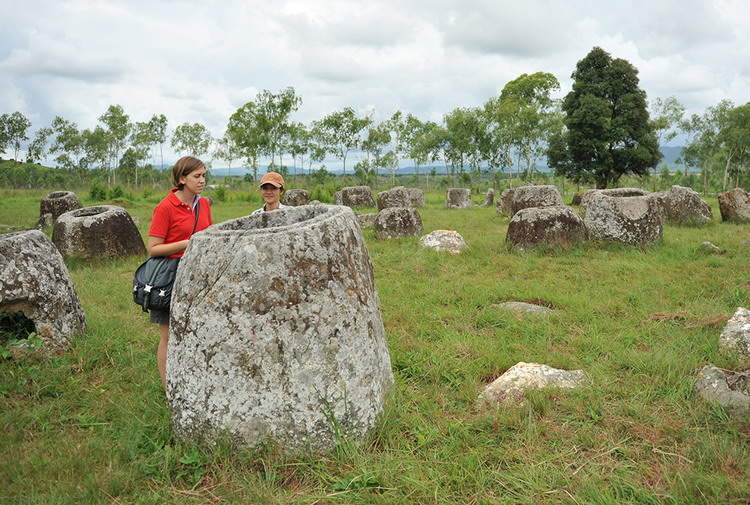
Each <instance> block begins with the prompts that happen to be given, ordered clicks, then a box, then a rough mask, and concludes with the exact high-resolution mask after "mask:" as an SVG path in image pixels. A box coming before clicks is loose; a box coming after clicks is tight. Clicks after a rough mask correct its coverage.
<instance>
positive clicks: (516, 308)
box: [492, 302, 553, 315]
mask: <svg viewBox="0 0 750 505" xmlns="http://www.w3.org/2000/svg"><path fill="white" fill-rule="evenodd" d="M492 307H493V308H497V309H503V310H509V311H511V312H515V313H516V314H534V315H537V314H538V315H546V314H551V313H552V312H553V310H552V309H550V308H549V307H545V306H544V305H536V304H534V303H527V302H503V303H497V304H495V305H492Z"/></svg>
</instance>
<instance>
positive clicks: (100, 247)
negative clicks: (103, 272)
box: [52, 205, 146, 258]
mask: <svg viewBox="0 0 750 505" xmlns="http://www.w3.org/2000/svg"><path fill="white" fill-rule="evenodd" d="M52 242H54V243H55V245H56V246H57V248H58V249H59V250H60V253H61V254H62V255H63V257H65V258H70V257H81V258H100V257H104V258H119V257H122V256H133V255H138V256H143V255H145V254H146V247H145V246H144V245H143V239H142V238H141V234H140V233H139V232H138V228H137V227H136V226H135V223H134V222H133V218H132V217H130V214H128V211H126V210H125V209H123V208H122V207H117V206H115V205H97V206H94V207H84V208H82V209H77V210H71V211H70V212H66V213H65V214H62V215H60V217H58V218H57V222H56V223H55V227H54V228H53V230H52Z"/></svg>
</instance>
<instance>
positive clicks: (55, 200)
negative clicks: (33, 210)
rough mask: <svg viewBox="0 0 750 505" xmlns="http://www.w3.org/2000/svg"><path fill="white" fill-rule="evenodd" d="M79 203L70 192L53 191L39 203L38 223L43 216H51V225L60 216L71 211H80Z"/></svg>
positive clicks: (76, 197)
mask: <svg viewBox="0 0 750 505" xmlns="http://www.w3.org/2000/svg"><path fill="white" fill-rule="evenodd" d="M80 208H81V201H80V200H79V199H78V196H76V194H75V193H73V192H72V191H55V192H54V193H50V194H49V195H47V196H45V197H44V198H42V199H41V200H40V201H39V221H40V222H42V220H43V219H45V218H44V216H45V214H51V220H52V224H54V222H55V221H56V220H57V218H58V217H59V216H60V215H61V214H65V213H66V212H69V211H71V210H75V209H80Z"/></svg>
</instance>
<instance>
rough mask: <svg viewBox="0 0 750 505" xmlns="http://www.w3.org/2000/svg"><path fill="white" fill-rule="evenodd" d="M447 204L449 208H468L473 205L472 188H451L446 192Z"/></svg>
mask: <svg viewBox="0 0 750 505" xmlns="http://www.w3.org/2000/svg"><path fill="white" fill-rule="evenodd" d="M445 206H446V207H447V208H449V209H468V208H470V207H471V206H472V202H471V190H470V189H468V188H449V189H448V190H447V191H446V192H445Z"/></svg>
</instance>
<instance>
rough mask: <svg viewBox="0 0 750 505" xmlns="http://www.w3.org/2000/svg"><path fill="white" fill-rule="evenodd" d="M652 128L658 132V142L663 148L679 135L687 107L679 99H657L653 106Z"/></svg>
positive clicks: (671, 97)
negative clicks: (664, 144)
mask: <svg viewBox="0 0 750 505" xmlns="http://www.w3.org/2000/svg"><path fill="white" fill-rule="evenodd" d="M650 115H651V118H652V119H651V127H652V128H653V129H654V132H656V141H657V142H658V144H659V146H660V147H661V146H662V145H663V144H662V142H663V143H667V142H669V141H670V140H672V139H674V138H675V137H676V136H677V134H678V133H679V127H680V124H681V123H682V116H684V115H685V106H684V105H682V104H681V103H680V102H679V100H677V98H675V97H673V96H670V97H669V98H661V97H657V98H656V100H654V101H653V103H652V104H651V114H650Z"/></svg>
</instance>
